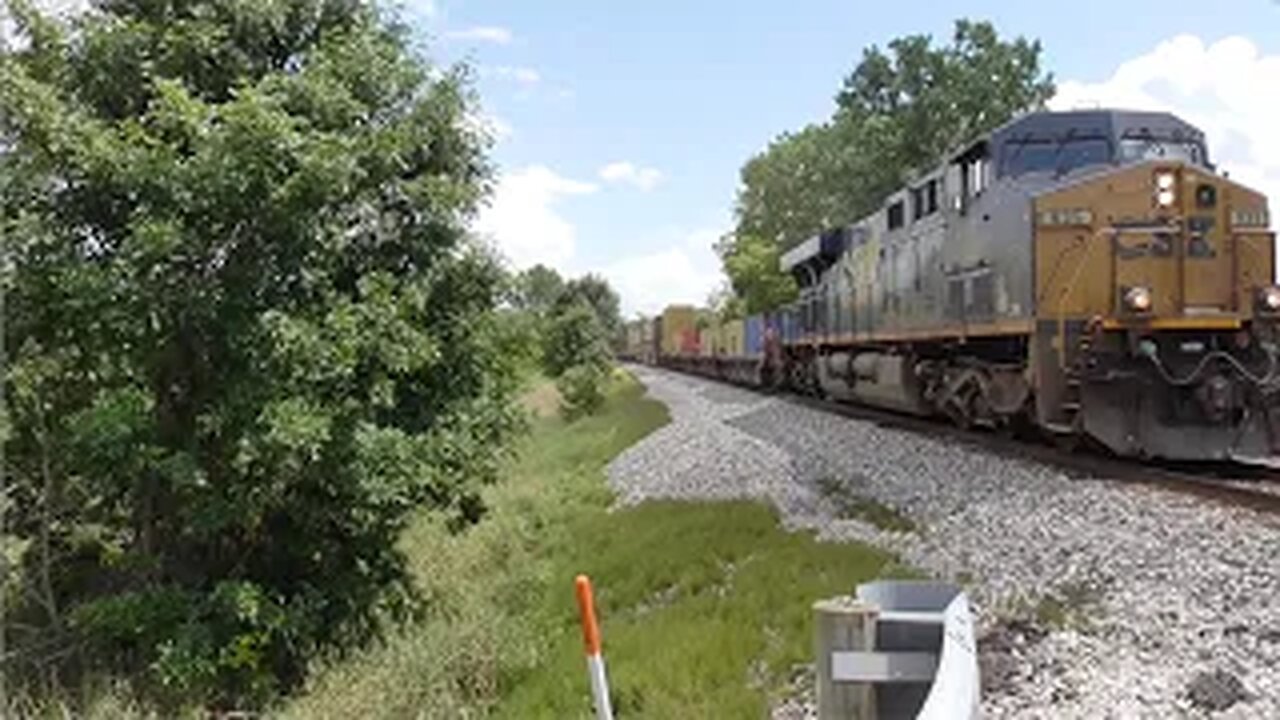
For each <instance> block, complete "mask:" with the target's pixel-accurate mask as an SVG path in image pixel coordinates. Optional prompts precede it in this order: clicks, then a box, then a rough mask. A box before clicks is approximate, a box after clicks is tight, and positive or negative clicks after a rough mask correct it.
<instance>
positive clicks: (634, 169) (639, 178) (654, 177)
mask: <svg viewBox="0 0 1280 720" xmlns="http://www.w3.org/2000/svg"><path fill="white" fill-rule="evenodd" d="M600 179H602V180H604V181H605V182H611V183H626V184H628V185H634V186H635V187H637V188H640V189H641V190H645V191H648V190H652V189H653V188H655V187H657V185H658V183H659V182H662V172H661V171H660V170H658V169H657V168H651V167H638V166H636V165H633V164H631V163H629V162H627V161H625V160H622V161H619V162H612V163H609V164H608V165H605V166H604V167H602V168H600Z"/></svg>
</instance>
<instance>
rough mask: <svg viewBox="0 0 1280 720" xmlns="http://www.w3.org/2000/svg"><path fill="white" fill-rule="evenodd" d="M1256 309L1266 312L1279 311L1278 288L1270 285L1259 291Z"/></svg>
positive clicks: (1279, 294) (1279, 298)
mask: <svg viewBox="0 0 1280 720" xmlns="http://www.w3.org/2000/svg"><path fill="white" fill-rule="evenodd" d="M1258 308H1259V309H1261V310H1266V311H1267V312H1277V311H1280V287H1276V286H1275V285H1271V286H1270V287H1264V288H1262V289H1261V290H1259V291H1258Z"/></svg>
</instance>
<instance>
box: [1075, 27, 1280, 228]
mask: <svg viewBox="0 0 1280 720" xmlns="http://www.w3.org/2000/svg"><path fill="white" fill-rule="evenodd" d="M1277 87H1280V55H1264V54H1262V53H1261V52H1259V50H1258V47H1257V46H1256V45H1255V44H1254V43H1253V42H1252V41H1250V40H1248V39H1246V38H1243V37H1239V36H1232V37H1227V38H1223V39H1221V40H1218V41H1217V42H1214V43H1212V44H1206V43H1205V42H1204V41H1203V40H1201V39H1200V38H1198V37H1196V36H1194V35H1179V36H1177V37H1174V38H1172V39H1169V40H1166V41H1164V42H1162V43H1160V44H1159V45H1157V46H1156V47H1155V48H1154V49H1152V50H1151V51H1150V52H1147V53H1145V54H1143V55H1139V56H1138V57H1135V58H1133V59H1132V60H1129V61H1127V62H1124V63H1122V64H1121V65H1120V67H1118V68H1116V71H1115V73H1114V74H1113V75H1112V76H1111V77H1110V78H1109V79H1107V80H1104V81H1102V82H1097V83H1087V82H1080V81H1075V80H1070V81H1066V82H1063V83H1061V85H1060V86H1059V88H1058V94H1057V96H1056V97H1055V98H1054V99H1053V100H1052V101H1051V102H1050V106H1051V107H1053V108H1054V109H1058V110H1064V109H1070V108H1073V107H1098V106H1101V107H1122V108H1132V109H1139V110H1165V111H1169V112H1173V113H1175V114H1177V115H1178V116H1180V117H1182V118H1183V119H1185V120H1187V121H1188V122H1190V123H1192V124H1194V125H1196V126H1198V127H1199V128H1200V129H1201V130H1203V131H1204V132H1205V134H1206V135H1207V137H1208V141H1209V156H1210V158H1211V159H1212V160H1213V162H1214V164H1216V165H1217V166H1218V167H1219V169H1222V170H1227V171H1229V172H1230V173H1231V177H1232V178H1235V179H1237V180H1239V181H1240V182H1242V183H1244V184H1246V185H1249V186H1250V187H1254V188H1257V189H1259V190H1261V191H1263V192H1265V193H1267V195H1268V199H1269V201H1270V206H1271V216H1272V223H1273V225H1274V224H1275V223H1276V222H1277V220H1280V133H1277V132H1276V131H1275V127H1276V122H1277V120H1276V119H1277V118H1280V93H1277V92H1275V90H1276V88H1277Z"/></svg>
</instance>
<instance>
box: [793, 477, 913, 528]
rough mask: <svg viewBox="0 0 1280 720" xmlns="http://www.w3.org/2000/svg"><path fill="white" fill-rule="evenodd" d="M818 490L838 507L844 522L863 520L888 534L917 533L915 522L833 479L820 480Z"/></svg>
mask: <svg viewBox="0 0 1280 720" xmlns="http://www.w3.org/2000/svg"><path fill="white" fill-rule="evenodd" d="M818 489H819V490H820V491H821V492H822V494H823V495H824V496H825V497H826V498H827V499H828V500H830V501H831V502H832V503H833V504H834V505H835V507H836V517H838V518H840V519H842V520H862V521H863V522H866V523H869V524H871V525H873V526H874V527H877V528H879V529H881V530H885V531H887V532H899V533H909V532H915V531H916V530H917V526H916V523H915V521H914V520H912V519H911V518H909V517H907V516H906V515H904V514H903V513H901V512H899V511H897V510H896V509H894V508H892V507H890V506H888V505H885V504H884V503H882V502H880V501H878V500H876V499H875V498H872V497H867V496H864V495H859V494H857V493H855V492H853V490H852V489H851V488H849V487H848V485H847V484H846V483H842V482H841V481H840V480H838V479H836V478H833V477H824V478H821V479H819V480H818Z"/></svg>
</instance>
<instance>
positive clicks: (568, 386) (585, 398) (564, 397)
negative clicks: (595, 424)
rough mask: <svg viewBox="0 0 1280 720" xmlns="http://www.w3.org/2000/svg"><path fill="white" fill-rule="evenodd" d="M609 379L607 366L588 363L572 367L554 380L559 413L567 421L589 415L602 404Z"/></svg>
mask: <svg viewBox="0 0 1280 720" xmlns="http://www.w3.org/2000/svg"><path fill="white" fill-rule="evenodd" d="M608 379H609V370H608V368H607V366H604V365H600V364H596V363H588V364H585V365H574V366H573V367H571V368H569V369H568V370H565V371H564V373H563V374H562V375H561V376H560V377H559V378H558V379H557V380H556V389H557V390H559V391H560V397H561V404H560V412H561V414H563V415H564V417H565V418H566V419H568V420H573V419H576V418H579V417H582V416H583V415H591V414H593V413H594V412H596V411H597V410H599V409H600V406H601V405H603V404H604V390H605V383H606V382H607V381H608Z"/></svg>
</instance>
